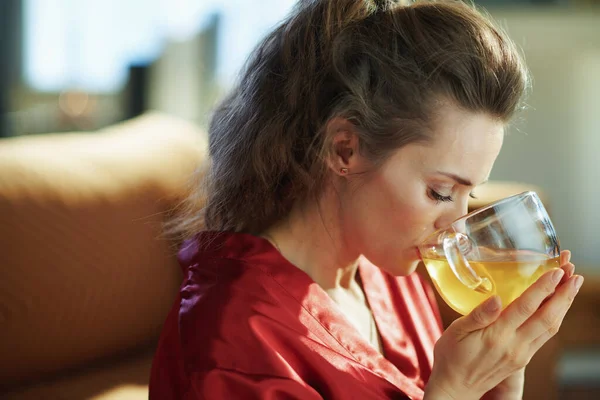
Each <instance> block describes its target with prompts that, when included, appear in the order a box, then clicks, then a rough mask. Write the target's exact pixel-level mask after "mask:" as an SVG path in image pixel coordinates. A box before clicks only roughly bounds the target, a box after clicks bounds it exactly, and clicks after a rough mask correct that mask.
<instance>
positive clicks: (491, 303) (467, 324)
mask: <svg viewBox="0 0 600 400" xmlns="http://www.w3.org/2000/svg"><path fill="white" fill-rule="evenodd" d="M501 310H502V300H500V297H499V296H497V295H494V296H491V297H490V298H488V299H487V300H485V301H484V302H483V303H481V304H480V305H478V306H477V307H475V309H473V311H471V312H470V313H469V314H467V315H465V316H464V317H461V318H459V319H457V320H455V321H454V322H453V323H452V324H451V325H450V326H449V327H448V329H452V330H454V332H455V334H457V336H459V337H460V336H464V335H466V334H467V333H471V332H473V331H476V330H479V329H483V328H485V327H487V326H489V325H490V324H491V323H492V322H494V321H495V320H496V319H498V316H499V315H500V311H501Z"/></svg>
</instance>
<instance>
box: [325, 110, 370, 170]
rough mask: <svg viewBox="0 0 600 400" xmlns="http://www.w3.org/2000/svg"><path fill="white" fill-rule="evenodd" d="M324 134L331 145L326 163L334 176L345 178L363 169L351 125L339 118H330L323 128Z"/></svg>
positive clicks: (354, 130) (353, 126)
mask: <svg viewBox="0 0 600 400" xmlns="http://www.w3.org/2000/svg"><path fill="white" fill-rule="evenodd" d="M325 134H326V135H327V137H328V138H329V141H330V143H331V148H330V149H331V151H330V153H329V157H328V160H327V163H328V165H329V168H330V169H331V170H332V172H333V173H334V174H335V175H340V176H345V175H348V174H352V173H356V172H359V171H362V170H363V169H364V165H362V164H363V163H364V162H363V160H362V156H361V155H360V152H359V140H358V134H357V131H356V126H355V125H354V124H353V123H351V122H350V121H348V120H347V119H345V118H341V117H335V118H332V119H331V120H329V122H328V123H327V125H326V127H325Z"/></svg>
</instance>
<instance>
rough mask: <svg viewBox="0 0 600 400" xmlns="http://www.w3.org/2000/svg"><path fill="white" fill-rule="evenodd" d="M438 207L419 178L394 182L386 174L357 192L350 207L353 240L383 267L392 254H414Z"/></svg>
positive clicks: (428, 229)
mask: <svg viewBox="0 0 600 400" xmlns="http://www.w3.org/2000/svg"><path fill="white" fill-rule="evenodd" d="M395 182H397V181H395ZM435 208H436V205H435V204H434V203H433V202H432V201H431V199H429V197H428V196H427V192H426V187H424V186H423V184H421V183H420V182H418V181H416V180H413V181H403V182H398V183H394V184H392V183H390V181H389V180H386V179H384V178H383V177H382V178H380V179H374V180H372V181H371V182H369V183H367V184H364V185H363V186H362V187H361V188H360V189H358V190H357V191H356V192H355V195H354V196H352V204H351V206H350V207H349V209H348V210H347V211H348V212H347V213H346V216H347V217H348V219H350V220H351V221H352V224H351V225H352V227H350V226H348V229H350V230H351V232H352V233H353V237H352V238H351V239H350V241H351V242H353V243H351V244H352V246H353V248H359V249H362V251H363V254H364V255H365V256H366V257H367V258H369V259H370V260H371V261H372V262H374V263H375V264H376V265H380V266H381V267H383V265H381V264H382V263H385V264H387V263H388V262H389V260H387V259H388V258H390V259H394V260H396V262H398V259H400V258H406V257H410V258H414V257H415V255H416V252H415V246H416V245H417V244H419V243H420V241H421V240H422V239H424V237H425V235H426V234H427V233H428V232H430V231H431V230H432V228H433V225H434V222H435ZM349 244H350V243H349ZM369 255H370V256H369ZM377 259H379V260H380V262H379V264H378V263H377V262H376V260H377ZM384 259H385V261H384Z"/></svg>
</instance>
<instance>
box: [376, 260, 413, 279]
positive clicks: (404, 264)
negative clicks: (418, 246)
mask: <svg viewBox="0 0 600 400" xmlns="http://www.w3.org/2000/svg"><path fill="white" fill-rule="evenodd" d="M419 261H420V260H419V259H417V258H416V257H412V258H404V259H396V261H395V262H393V261H391V260H388V262H386V263H383V264H382V265H377V264H375V265H377V266H378V267H379V268H381V269H382V270H384V271H386V272H387V273H388V274H390V275H392V276H407V275H410V274H412V273H413V272H415V270H416V269H417V266H418V265H419Z"/></svg>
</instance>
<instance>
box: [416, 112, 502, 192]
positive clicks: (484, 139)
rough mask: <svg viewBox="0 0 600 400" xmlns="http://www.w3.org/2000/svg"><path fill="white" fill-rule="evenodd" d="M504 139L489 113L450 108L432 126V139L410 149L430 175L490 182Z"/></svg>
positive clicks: (498, 125) (500, 126) (441, 113)
mask: <svg viewBox="0 0 600 400" xmlns="http://www.w3.org/2000/svg"><path fill="white" fill-rule="evenodd" d="M503 138H504V125H503V124H502V123H501V122H500V121H498V120H496V119H494V118H492V117H490V116H489V115H487V114H481V113H472V112H468V111H463V110H460V109H457V108H450V107H447V108H446V109H445V110H443V111H441V112H440V113H439V114H438V116H437V118H436V120H435V122H434V123H433V126H432V135H431V140H430V141H428V142H427V143H426V144H423V145H418V144H417V145H416V146H415V147H414V148H412V149H410V150H409V149H407V150H408V151H409V152H413V156H414V157H416V158H417V159H418V163H419V164H420V165H421V166H422V167H423V168H424V169H425V172H427V173H434V172H437V171H443V172H448V173H454V174H456V175H460V176H463V177H465V178H468V179H469V180H471V181H472V182H475V183H478V182H482V181H484V180H485V179H487V177H488V175H489V173H490V171H491V169H492V166H493V164H494V161H495V160H496V157H497V156H498V153H499V152H500V149H501V147H502V141H503ZM409 146H410V145H409ZM411 147H412V146H411ZM415 161H416V160H415Z"/></svg>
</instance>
